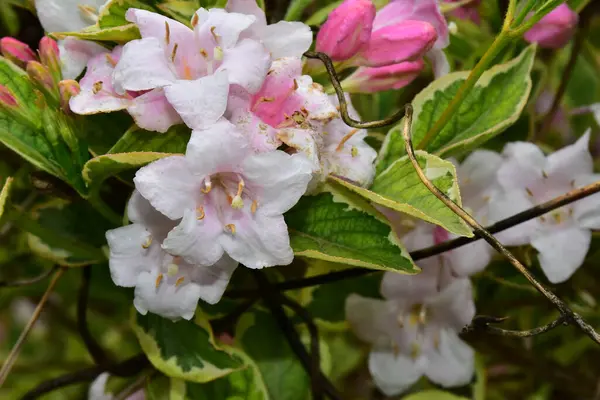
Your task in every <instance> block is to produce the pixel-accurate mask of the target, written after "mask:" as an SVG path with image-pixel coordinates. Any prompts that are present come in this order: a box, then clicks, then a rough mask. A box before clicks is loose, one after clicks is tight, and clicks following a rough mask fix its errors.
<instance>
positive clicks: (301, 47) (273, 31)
mask: <svg viewBox="0 0 600 400" xmlns="http://www.w3.org/2000/svg"><path fill="white" fill-rule="evenodd" d="M260 39H261V41H262V42H263V44H264V45H265V47H266V48H267V49H268V50H269V52H270V53H271V57H272V58H273V59H277V58H281V57H302V54H304V52H305V51H306V50H308V49H309V48H310V45H311V44H312V40H313V37H312V32H311V30H310V28H309V26H308V25H306V24H303V23H302V22H289V21H279V22H277V23H276V24H272V25H267V26H266V27H265V29H264V31H263V32H262V35H261V37H260Z"/></svg>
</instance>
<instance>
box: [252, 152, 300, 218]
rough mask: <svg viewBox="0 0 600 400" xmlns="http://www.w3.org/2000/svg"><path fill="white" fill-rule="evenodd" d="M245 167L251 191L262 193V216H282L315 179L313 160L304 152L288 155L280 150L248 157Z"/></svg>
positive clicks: (260, 205) (260, 196)
mask: <svg viewBox="0 0 600 400" xmlns="http://www.w3.org/2000/svg"><path fill="white" fill-rule="evenodd" d="M242 170H243V176H244V178H245V179H246V180H247V183H248V184H249V185H250V186H251V190H256V192H257V195H258V196H259V200H258V201H259V207H258V210H257V213H261V214H263V215H281V214H283V213H284V212H286V211H288V210H289V209H290V208H292V207H293V206H294V205H295V204H296V203H297V202H298V200H299V199H300V197H301V196H302V195H303V194H304V193H305V192H306V187H307V185H308V182H310V180H311V178H312V163H311V162H310V161H308V159H307V158H306V157H305V156H304V155H303V154H294V155H289V154H287V153H285V152H283V151H281V150H275V151H272V152H268V153H259V154H253V155H251V156H249V157H247V158H246V159H245V160H244V162H243V164H242ZM254 187H256V189H254Z"/></svg>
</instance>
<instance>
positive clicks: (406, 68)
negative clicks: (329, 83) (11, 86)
mask: <svg viewBox="0 0 600 400" xmlns="http://www.w3.org/2000/svg"><path fill="white" fill-rule="evenodd" d="M424 66H425V63H424V62H423V60H417V61H405V62H402V63H400V64H393V65H388V66H385V67H374V68H369V67H360V68H358V69H357V70H356V71H355V72H354V73H353V74H352V75H350V76H349V77H348V78H346V79H345V80H344V81H343V82H342V86H343V87H344V90H346V91H347V92H349V93H375V92H380V91H382V90H390V89H400V88H403V87H404V86H406V85H408V84H409V83H411V82H412V81H413V80H414V79H415V78H416V77H417V76H418V75H419V73H420V72H421V71H422V70H423V67H424Z"/></svg>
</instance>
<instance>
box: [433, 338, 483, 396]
mask: <svg viewBox="0 0 600 400" xmlns="http://www.w3.org/2000/svg"><path fill="white" fill-rule="evenodd" d="M427 358H428V360H427V366H426V369H425V375H427V377H428V378H429V379H431V380H432V381H433V382H435V383H437V384H438V385H441V386H442V387H446V388H447V387H455V386H463V385H466V384H468V383H469V382H471V379H473V372H474V371H475V352H474V351H473V349H472V348H471V347H470V346H469V345H468V344H466V343H465V342H463V341H462V340H460V339H459V337H458V335H457V334H456V333H455V332H453V331H451V330H449V329H443V330H442V331H441V332H440V342H439V346H438V349H437V351H431V352H429V353H428V354H427Z"/></svg>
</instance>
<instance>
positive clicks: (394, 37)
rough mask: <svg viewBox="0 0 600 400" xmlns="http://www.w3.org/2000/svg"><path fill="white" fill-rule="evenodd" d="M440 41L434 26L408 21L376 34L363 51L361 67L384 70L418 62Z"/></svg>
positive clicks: (389, 26)
mask: <svg viewBox="0 0 600 400" xmlns="http://www.w3.org/2000/svg"><path fill="white" fill-rule="evenodd" d="M436 40H437V33H436V31H435V28H434V27H433V25H431V24H430V23H428V22H424V21H414V20H407V21H402V22H400V23H398V24H393V25H388V26H385V27H382V28H380V29H377V30H375V31H373V33H372V34H371V40H370V41H369V45H368V47H367V48H366V49H365V50H364V51H362V53H361V55H360V58H361V65H366V66H369V67H382V66H386V65H390V64H398V63H401V62H403V61H407V60H416V59H418V58H420V57H422V56H423V55H424V54H425V53H427V52H428V51H429V50H430V49H431V48H432V47H433V45H434V43H435V41H436Z"/></svg>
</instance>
